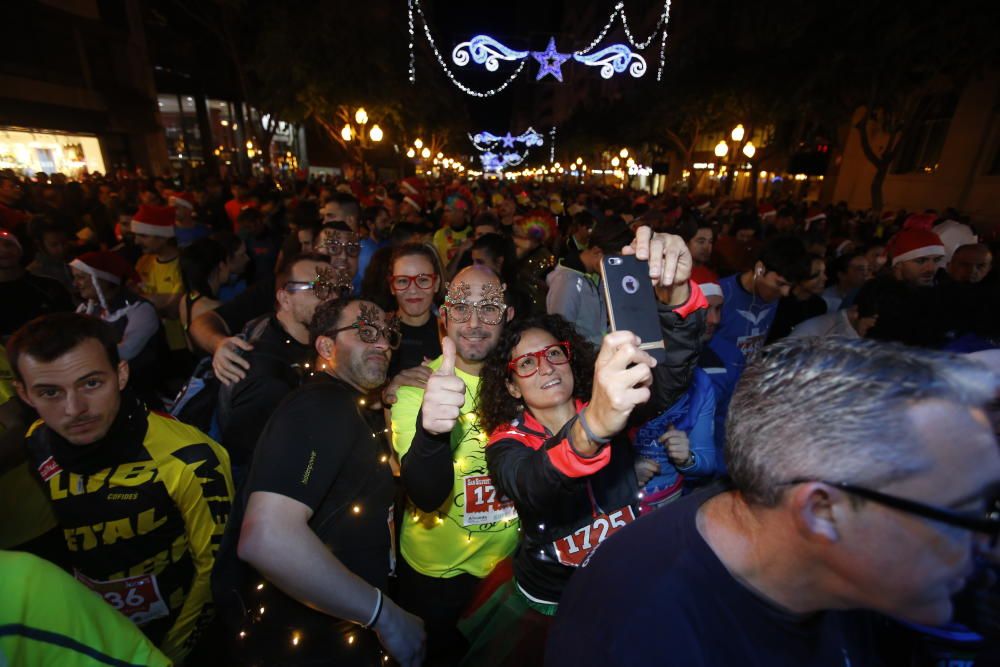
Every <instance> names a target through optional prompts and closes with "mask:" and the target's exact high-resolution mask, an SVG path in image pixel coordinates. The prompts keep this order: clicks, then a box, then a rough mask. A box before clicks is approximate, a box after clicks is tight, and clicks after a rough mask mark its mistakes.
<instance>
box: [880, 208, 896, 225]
mask: <svg viewBox="0 0 1000 667" xmlns="http://www.w3.org/2000/svg"><path fill="white" fill-rule="evenodd" d="M878 219H879V222H881V223H889V222H892V221H893V220H895V219H896V212H895V211H882V215H880V216H879V218H878Z"/></svg>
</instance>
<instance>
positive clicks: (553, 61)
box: [531, 37, 573, 82]
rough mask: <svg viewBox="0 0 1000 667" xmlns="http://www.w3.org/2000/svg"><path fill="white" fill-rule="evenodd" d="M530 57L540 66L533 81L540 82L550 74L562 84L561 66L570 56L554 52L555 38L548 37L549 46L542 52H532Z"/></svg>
mask: <svg viewBox="0 0 1000 667" xmlns="http://www.w3.org/2000/svg"><path fill="white" fill-rule="evenodd" d="M531 57H532V58H534V59H535V60H537V61H538V64H539V65H540V66H539V68H538V76H537V77H535V81H538V80H540V79H541V78H542V77H543V76H545V75H546V74H551V75H552V76H554V77H555V78H556V80H558V81H559V82H562V80H563V78H562V70H561V69H560V68H561V67H562V64H563V63H564V62H566V61H567V60H569V59H570V58H572V57H573V56H572V54H569V53H559V52H558V51H556V38H555V37H549V45H548V46H547V47H546V48H545V50H544V51H532V52H531Z"/></svg>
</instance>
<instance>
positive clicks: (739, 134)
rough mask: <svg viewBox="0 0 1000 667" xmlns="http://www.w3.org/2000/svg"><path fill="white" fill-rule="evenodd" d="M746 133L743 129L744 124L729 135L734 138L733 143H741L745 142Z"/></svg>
mask: <svg viewBox="0 0 1000 667" xmlns="http://www.w3.org/2000/svg"><path fill="white" fill-rule="evenodd" d="M745 132H746V130H744V128H743V123H740V124H739V125H737V126H736V127H734V128H733V131H732V132H730V133H729V136H730V137H731V138H732V140H733V141H735V142H740V141H743V134H744V133H745Z"/></svg>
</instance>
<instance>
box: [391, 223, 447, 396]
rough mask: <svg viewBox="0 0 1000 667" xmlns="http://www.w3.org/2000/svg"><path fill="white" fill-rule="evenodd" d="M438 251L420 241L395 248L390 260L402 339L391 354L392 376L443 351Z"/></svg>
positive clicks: (435, 356)
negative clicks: (438, 311)
mask: <svg viewBox="0 0 1000 667" xmlns="http://www.w3.org/2000/svg"><path fill="white" fill-rule="evenodd" d="M438 261H439V260H438V257H437V253H436V252H435V251H434V249H433V248H431V247H430V246H427V245H423V244H420V243H407V244H405V245H402V246H400V247H398V248H396V249H395V250H394V251H393V253H392V259H391V260H390V262H389V276H388V277H387V280H388V283H389V291H390V292H391V293H392V296H393V297H394V298H395V299H396V305H397V308H396V317H397V318H399V323H400V331H401V333H402V335H403V342H402V343H401V344H400V346H399V349H398V350H396V351H395V352H394V353H393V355H392V362H391V364H390V365H389V377H390V378H393V377H395V376H396V374H397V373H399V372H400V371H403V370H406V369H408V368H413V367H415V366H419V365H420V364H421V363H422V362H423V361H424V359H436V358H437V357H439V356H440V355H441V340H440V338H439V336H438V324H437V312H436V307H437V304H438V303H440V301H441V296H442V294H441V271H440V268H439V264H438Z"/></svg>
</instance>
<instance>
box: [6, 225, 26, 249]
mask: <svg viewBox="0 0 1000 667" xmlns="http://www.w3.org/2000/svg"><path fill="white" fill-rule="evenodd" d="M0 239H3V240H4V241H9V242H10V243H13V244H14V245H16V246H17V249H18V250H20V251H21V252H24V246H22V245H21V240H20V239H19V238H17V236H16V235H15V234H14V232H12V231H10V230H8V229H0Z"/></svg>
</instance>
